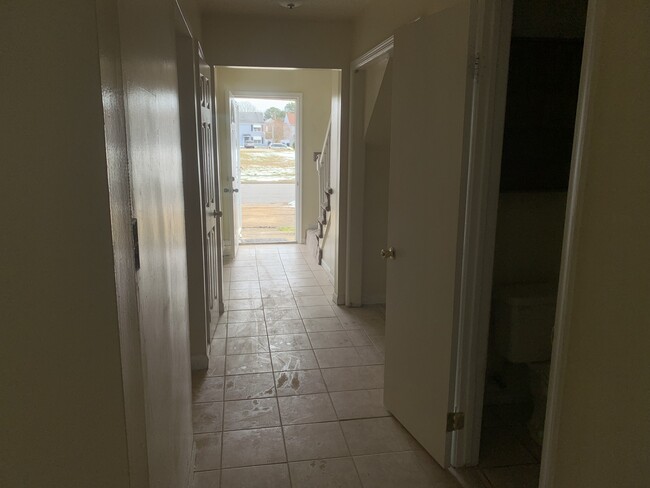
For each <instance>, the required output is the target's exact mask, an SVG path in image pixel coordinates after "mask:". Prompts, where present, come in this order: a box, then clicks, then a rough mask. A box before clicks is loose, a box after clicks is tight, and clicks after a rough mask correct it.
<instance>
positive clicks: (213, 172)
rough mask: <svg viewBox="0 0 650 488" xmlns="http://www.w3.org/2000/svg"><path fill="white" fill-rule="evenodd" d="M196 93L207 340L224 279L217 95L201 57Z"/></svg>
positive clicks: (214, 318)
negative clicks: (221, 281)
mask: <svg viewBox="0 0 650 488" xmlns="http://www.w3.org/2000/svg"><path fill="white" fill-rule="evenodd" d="M198 85H199V86H198V87H197V91H198V94H199V97H198V103H199V112H200V120H199V128H200V130H199V134H200V152H201V173H202V175H201V186H202V190H203V207H204V218H205V230H204V232H205V236H204V239H205V248H204V249H205V257H204V259H205V290H206V304H207V308H208V310H207V313H208V317H209V318H210V327H209V330H208V341H209V340H210V338H211V337H212V335H213V333H214V330H215V328H216V325H217V320H218V316H219V312H220V310H219V302H220V296H219V294H220V290H221V286H220V279H221V272H220V271H221V269H220V264H221V259H220V257H221V256H220V254H221V232H220V226H221V218H220V217H221V213H220V202H219V193H218V191H217V189H218V188H219V185H218V181H217V178H218V174H219V172H218V167H217V161H216V157H215V154H216V147H215V146H216V140H215V139H216V138H215V128H214V120H215V119H214V115H215V111H214V93H213V84H212V70H211V68H210V66H209V65H208V64H207V63H206V62H205V61H204V60H203V58H202V57H201V55H200V54H199V77H198Z"/></svg>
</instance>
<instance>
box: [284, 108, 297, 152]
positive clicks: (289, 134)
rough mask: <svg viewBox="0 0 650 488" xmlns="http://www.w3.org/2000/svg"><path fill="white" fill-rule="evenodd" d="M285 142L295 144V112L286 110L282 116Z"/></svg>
mask: <svg viewBox="0 0 650 488" xmlns="http://www.w3.org/2000/svg"><path fill="white" fill-rule="evenodd" d="M283 142H284V143H285V144H289V145H290V146H294V147H295V145H296V113H295V112H287V114H286V115H285V116H284V140H283Z"/></svg>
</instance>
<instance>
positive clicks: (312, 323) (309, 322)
mask: <svg viewBox="0 0 650 488" xmlns="http://www.w3.org/2000/svg"><path fill="white" fill-rule="evenodd" d="M304 322H305V329H307V332H329V331H335V330H343V326H342V325H341V322H340V321H339V319H337V318H336V317H326V318H322V319H305V320H304Z"/></svg>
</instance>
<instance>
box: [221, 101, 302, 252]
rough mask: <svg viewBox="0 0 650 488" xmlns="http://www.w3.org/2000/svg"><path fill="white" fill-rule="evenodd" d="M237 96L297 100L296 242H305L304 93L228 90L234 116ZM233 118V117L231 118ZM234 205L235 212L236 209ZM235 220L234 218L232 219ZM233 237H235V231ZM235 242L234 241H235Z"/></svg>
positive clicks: (229, 111)
mask: <svg viewBox="0 0 650 488" xmlns="http://www.w3.org/2000/svg"><path fill="white" fill-rule="evenodd" d="M236 98H261V99H270V100H276V99H279V100H290V101H295V102H296V117H297V120H296V149H295V155H296V156H295V158H296V184H295V187H296V243H297V244H304V242H305V236H304V235H303V228H302V203H303V180H302V176H303V171H302V164H303V161H302V125H303V124H302V106H303V100H302V99H303V94H302V93H300V92H281V91H242V90H233V91H229V92H228V114H229V116H230V117H232V113H231V110H232V100H233V99H236ZM231 120H232V119H231ZM232 143H233V141H232V138H231V133H230V131H228V144H229V145H230V148H231V149H232ZM230 168H231V169H230V176H232V164H231V165H230ZM231 207H232V212H233V214H234V212H235V209H234V206H231ZM231 221H233V222H234V219H231ZM233 239H235V235H234V231H233ZM233 244H234V243H233Z"/></svg>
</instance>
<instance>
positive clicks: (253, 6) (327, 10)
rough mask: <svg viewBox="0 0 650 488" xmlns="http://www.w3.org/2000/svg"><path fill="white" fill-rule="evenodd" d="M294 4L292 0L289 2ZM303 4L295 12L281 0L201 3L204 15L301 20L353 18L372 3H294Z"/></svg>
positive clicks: (351, 0)
mask: <svg viewBox="0 0 650 488" xmlns="http://www.w3.org/2000/svg"><path fill="white" fill-rule="evenodd" d="M287 1H291V0H287ZM293 1H294V2H295V3H301V4H302V5H301V6H300V7H297V8H295V9H293V10H289V9H287V8H284V7H281V6H280V0H199V4H200V6H201V10H202V12H203V13H228V14H237V15H252V16H255V17H263V16H269V17H271V16H272V17H283V18H299V19H317V20H335V19H353V18H354V17H356V16H357V15H358V14H359V13H360V12H361V11H362V10H363V9H364V7H365V6H366V5H368V4H369V3H370V2H371V1H372V0H293Z"/></svg>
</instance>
